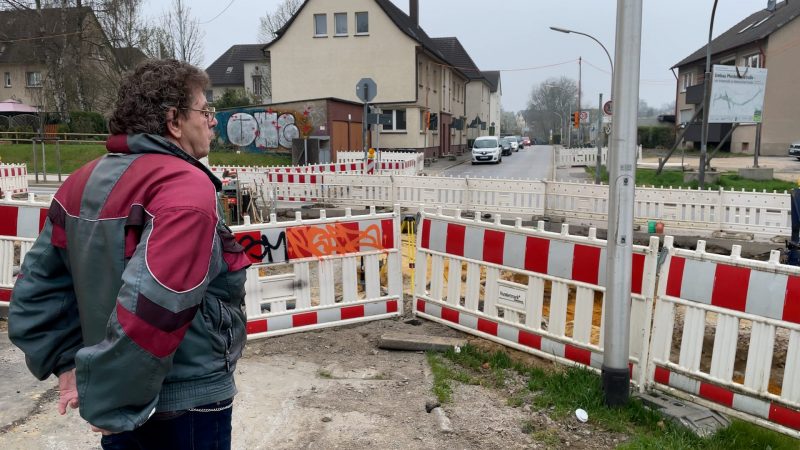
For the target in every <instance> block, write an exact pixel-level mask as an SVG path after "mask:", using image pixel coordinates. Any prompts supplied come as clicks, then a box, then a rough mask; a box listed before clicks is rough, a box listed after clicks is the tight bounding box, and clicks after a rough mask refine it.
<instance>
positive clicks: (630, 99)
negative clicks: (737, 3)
mask: <svg viewBox="0 0 800 450" xmlns="http://www.w3.org/2000/svg"><path fill="white" fill-rule="evenodd" d="M641 47H642V1H641V0H617V31H616V49H615V51H614V56H615V60H614V63H615V64H614V67H615V70H614V93H615V98H614V115H615V116H616V117H615V119H614V121H613V128H612V130H613V131H612V133H611V142H610V144H611V148H610V149H609V152H608V170H609V182H608V185H609V195H608V199H609V206H608V212H609V214H608V252H607V257H606V267H608V272H607V275H606V307H605V309H604V311H603V314H604V315H605V317H604V319H605V337H604V340H603V344H604V352H603V366H602V380H603V390H604V394H605V403H606V405H608V406H621V405H624V404H626V403H627V402H628V397H629V388H630V372H629V371H628V361H629V355H630V352H629V348H630V342H629V336H630V315H631V267H632V257H633V256H632V250H633V206H634V204H633V201H634V191H635V189H634V186H635V174H636V173H635V169H636V139H637V138H636V116H637V112H638V108H639V63H640V57H641Z"/></svg>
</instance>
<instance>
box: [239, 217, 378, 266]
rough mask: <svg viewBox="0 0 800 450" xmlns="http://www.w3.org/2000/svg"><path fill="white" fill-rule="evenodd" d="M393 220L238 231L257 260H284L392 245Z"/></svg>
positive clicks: (257, 261) (348, 252) (265, 262)
mask: <svg viewBox="0 0 800 450" xmlns="http://www.w3.org/2000/svg"><path fill="white" fill-rule="evenodd" d="M392 227H393V223H392V221H391V220H384V221H381V222H378V223H374V222H372V223H366V222H345V223H330V224H324V225H309V226H295V227H287V228H278V229H266V230H258V231H245V232H240V233H236V240H237V241H238V242H239V244H241V245H242V246H243V247H244V249H245V253H246V254H247V256H248V257H249V258H250V261H251V262H252V263H254V264H280V263H285V262H289V261H291V260H293V259H300V258H322V257H325V256H333V255H339V256H342V255H347V254H353V253H360V252H368V251H376V250H378V251H380V250H386V249H390V248H392V239H393V238H392V231H391V230H392Z"/></svg>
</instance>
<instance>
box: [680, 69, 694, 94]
mask: <svg viewBox="0 0 800 450" xmlns="http://www.w3.org/2000/svg"><path fill="white" fill-rule="evenodd" d="M691 86H694V72H686V73H684V74H683V75H681V92H686V89H687V88H689V87H691Z"/></svg>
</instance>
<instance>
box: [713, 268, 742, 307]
mask: <svg viewBox="0 0 800 450" xmlns="http://www.w3.org/2000/svg"><path fill="white" fill-rule="evenodd" d="M749 284H750V269H748V268H745V267H734V266H729V265H727V264H717V270H716V272H715V274H714V288H713V291H712V292H711V304H712V305H714V306H719V307H720V308H728V309H733V310H735V311H741V312H744V309H745V307H746V306H747V288H748V285H749Z"/></svg>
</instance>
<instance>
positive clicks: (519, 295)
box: [414, 211, 658, 388]
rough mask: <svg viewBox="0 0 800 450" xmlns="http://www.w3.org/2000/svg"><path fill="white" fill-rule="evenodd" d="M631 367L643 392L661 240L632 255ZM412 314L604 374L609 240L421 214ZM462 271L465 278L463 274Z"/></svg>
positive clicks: (653, 240) (566, 231) (592, 234)
mask: <svg viewBox="0 0 800 450" xmlns="http://www.w3.org/2000/svg"><path fill="white" fill-rule="evenodd" d="M633 251H634V255H633V264H632V271H633V280H632V294H631V297H632V306H631V329H630V343H631V344H630V352H631V353H630V364H631V374H632V379H633V380H634V381H635V382H636V384H637V385H638V386H639V387H640V388H643V387H644V385H645V375H646V371H645V363H646V361H647V351H648V347H647V342H648V341H649V336H650V317H651V314H652V307H653V298H654V293H655V275H656V264H657V259H658V238H655V237H653V238H651V239H650V245H649V247H643V246H634V250H633ZM415 264H416V275H415V276H416V280H415V289H414V292H415V303H414V312H415V314H417V315H419V316H421V317H424V318H426V319H430V320H433V321H436V322H439V323H442V324H445V325H447V326H450V327H453V328H456V329H458V330H461V331H464V332H467V333H471V334H474V335H476V336H480V337H483V338H486V339H490V340H493V341H496V342H499V343H501V344H503V345H507V346H509V347H513V348H516V349H518V350H522V351H526V352H529V353H533V354H535V355H538V356H541V357H544V358H547V359H551V360H555V361H558V362H562V363H567V364H580V365H584V366H587V367H592V368H594V369H599V368H600V367H601V365H602V360H603V319H602V316H603V309H604V305H605V288H604V287H603V284H605V273H606V241H605V240H600V239H597V238H596V237H595V232H594V229H592V230H590V233H589V237H581V236H573V235H570V234H569V227H568V225H564V226H563V227H562V230H561V233H560V234H559V233H551V232H547V231H544V224H543V223H542V222H540V223H539V227H538V229H531V228H523V227H522V226H521V221H520V220H519V219H518V220H517V223H516V225H515V226H508V225H502V224H501V223H500V217H499V216H497V217H496V218H495V221H494V222H493V223H489V222H484V221H482V220H481V219H480V216H476V218H475V219H474V220H472V219H464V218H461V217H460V212H456V215H455V216H453V217H451V216H445V215H442V214H441V211H439V212H437V213H436V214H426V213H424V212H423V214H422V216H421V222H420V224H419V232H418V234H417V256H416V262H415ZM465 269H466V278H465V281H463V282H462V274H463V273H464V271H465Z"/></svg>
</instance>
